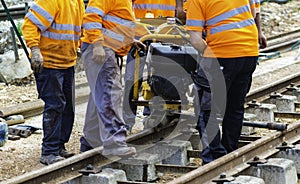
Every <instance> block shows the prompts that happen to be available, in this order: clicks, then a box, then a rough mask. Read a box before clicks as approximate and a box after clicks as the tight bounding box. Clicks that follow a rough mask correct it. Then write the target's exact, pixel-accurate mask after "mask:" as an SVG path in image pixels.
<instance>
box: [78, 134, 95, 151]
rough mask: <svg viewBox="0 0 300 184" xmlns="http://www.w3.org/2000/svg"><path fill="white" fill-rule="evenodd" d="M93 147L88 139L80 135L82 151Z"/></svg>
mask: <svg viewBox="0 0 300 184" xmlns="http://www.w3.org/2000/svg"><path fill="white" fill-rule="evenodd" d="M91 149H93V147H92V146H91V145H90V144H89V143H88V142H87V141H86V139H85V138H84V137H80V153H83V152H86V151H89V150H91Z"/></svg>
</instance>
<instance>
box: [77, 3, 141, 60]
mask: <svg viewBox="0 0 300 184" xmlns="http://www.w3.org/2000/svg"><path fill="white" fill-rule="evenodd" d="M135 26H136V25H135V22H134V15H133V11H132V1H131V0H101V1H99V0H90V1H89V4H88V6H87V8H86V11H85V14H84V18H83V28H84V34H83V37H82V42H85V43H89V44H92V43H94V42H95V41H102V42H103V45H104V46H106V47H109V48H111V49H113V50H114V51H115V52H116V53H117V54H118V55H120V56H124V55H126V54H127V52H128V51H129V49H130V47H131V44H132V42H133V37H134V33H135Z"/></svg>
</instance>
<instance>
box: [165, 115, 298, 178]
mask: <svg viewBox="0 0 300 184" xmlns="http://www.w3.org/2000/svg"><path fill="white" fill-rule="evenodd" d="M299 131H300V121H298V122H296V123H293V124H291V125H289V127H288V129H287V130H286V131H284V132H278V131H277V132H274V133H271V134H269V135H267V136H264V137H262V138H261V139H258V140H256V141H254V142H252V143H250V144H248V145H246V146H244V147H241V148H239V149H238V150H236V151H234V152H232V153H229V154H227V155H225V156H223V157H222V158H219V159H217V160H215V161H214V162H211V163H209V164H206V165H204V166H202V167H199V168H197V169H195V170H193V171H191V172H189V173H187V174H184V175H182V176H180V177H179V178H177V179H175V180H173V181H172V182H170V183H169V184H183V183H184V184H186V183H189V184H199V183H202V184H204V183H211V181H212V179H216V176H219V175H220V173H224V172H225V173H226V174H227V175H235V174H238V173H240V172H241V171H243V170H245V169H247V168H249V167H250V165H249V164H247V162H249V161H251V160H253V158H254V157H255V156H259V157H260V158H261V159H262V158H267V157H270V156H272V155H274V154H275V153H277V152H278V151H279V150H277V149H276V147H277V146H280V145H281V144H282V143H283V142H285V141H286V142H288V143H291V144H293V143H296V142H297V141H299V140H300V134H299Z"/></svg>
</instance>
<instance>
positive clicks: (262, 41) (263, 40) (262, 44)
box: [258, 32, 267, 49]
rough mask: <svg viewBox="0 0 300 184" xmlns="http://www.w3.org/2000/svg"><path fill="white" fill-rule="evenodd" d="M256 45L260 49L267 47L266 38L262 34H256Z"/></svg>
mask: <svg viewBox="0 0 300 184" xmlns="http://www.w3.org/2000/svg"><path fill="white" fill-rule="evenodd" d="M258 43H259V48H260V49H264V48H266V47H267V38H266V36H265V35H264V34H263V33H262V32H260V33H258Z"/></svg>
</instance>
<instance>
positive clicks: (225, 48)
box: [186, 0, 258, 58]
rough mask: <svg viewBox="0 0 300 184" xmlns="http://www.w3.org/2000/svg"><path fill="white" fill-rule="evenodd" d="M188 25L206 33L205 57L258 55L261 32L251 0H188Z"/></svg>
mask: <svg viewBox="0 0 300 184" xmlns="http://www.w3.org/2000/svg"><path fill="white" fill-rule="evenodd" d="M186 28H187V30H192V31H199V32H202V31H205V32H206V33H207V36H206V42H207V46H208V48H207V49H205V51H204V53H203V55H204V57H213V58H215V57H217V58H234V57H245V56H258V32H257V28H256V25H255V21H254V18H253V16H252V13H251V9H250V3H249V0H237V1H232V0H223V1H219V0H189V3H188V10H187V21H186Z"/></svg>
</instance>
